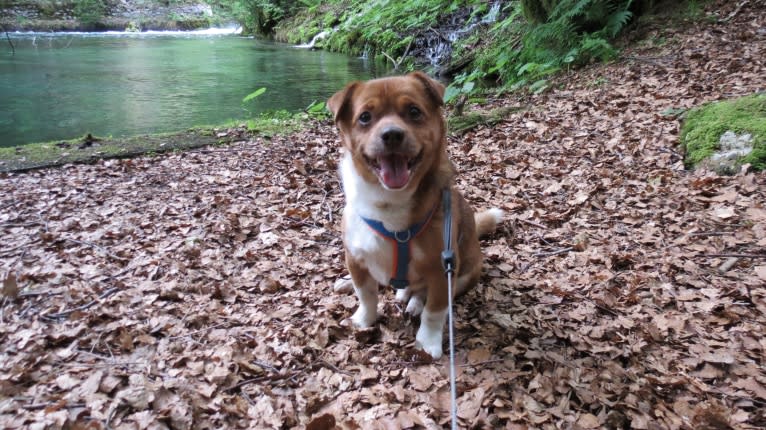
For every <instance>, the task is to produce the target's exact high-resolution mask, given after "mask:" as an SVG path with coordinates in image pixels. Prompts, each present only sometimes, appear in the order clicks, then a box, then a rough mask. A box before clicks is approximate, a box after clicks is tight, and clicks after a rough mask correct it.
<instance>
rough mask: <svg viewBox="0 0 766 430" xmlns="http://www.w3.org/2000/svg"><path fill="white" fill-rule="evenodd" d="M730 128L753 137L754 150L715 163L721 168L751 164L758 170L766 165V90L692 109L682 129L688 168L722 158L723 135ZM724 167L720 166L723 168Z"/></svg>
mask: <svg viewBox="0 0 766 430" xmlns="http://www.w3.org/2000/svg"><path fill="white" fill-rule="evenodd" d="M727 131H730V132H733V133H734V134H736V135H738V136H743V135H747V134H749V135H750V136H751V139H750V140H751V142H752V151H750V152H749V153H748V154H747V155H744V156H742V157H738V158H736V159H735V160H733V163H730V164H729V165H727V166H718V165H711V166H710V167H713V168H714V169H715V170H718V171H721V170H723V171H727V170H728V171H731V170H732V166H734V167H736V166H740V165H742V164H746V163H749V164H751V165H752V166H753V168H755V169H757V170H763V169H765V168H766V93H759V94H754V95H751V96H747V97H742V98H738V99H732V100H725V101H720V102H714V103H708V104H706V105H703V106H700V107H699V108H696V109H693V110H691V111H690V112H689V113H688V114H687V116H686V119H685V120H684V124H683V127H682V128H681V145H682V146H683V148H684V149H685V151H686V159H685V163H686V166H687V167H688V168H693V167H696V166H698V165H700V164H705V165H709V163H711V160H713V159H716V158H720V157H721V154H720V151H721V150H722V148H721V136H723V135H724V134H725V133H726V132H727ZM719 167H720V168H719Z"/></svg>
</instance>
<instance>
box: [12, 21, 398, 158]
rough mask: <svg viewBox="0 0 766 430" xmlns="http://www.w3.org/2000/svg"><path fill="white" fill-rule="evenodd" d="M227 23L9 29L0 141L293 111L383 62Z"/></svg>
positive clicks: (160, 128)
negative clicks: (252, 33) (249, 33)
mask: <svg viewBox="0 0 766 430" xmlns="http://www.w3.org/2000/svg"><path fill="white" fill-rule="evenodd" d="M230 33H233V31H232V30H219V31H215V30H206V31H195V32H145V33H125V32H107V33H9V35H10V38H11V41H12V42H13V45H14V47H15V50H16V53H15V55H13V54H12V53H11V48H10V46H9V45H8V43H7V41H6V40H2V41H0V43H2V44H1V45H0V146H16V145H23V144H26V143H31V142H39V141H49V140H59V139H71V138H75V137H79V136H83V135H85V134H86V133H92V134H94V135H100V136H115V137H116V136H127V135H136V134H144V133H157V132H169V131H176V130H182V129H185V128H189V127H192V126H198V125H216V124H221V123H224V122H226V121H229V120H235V119H246V118H248V117H252V116H254V115H256V114H259V113H261V112H265V111H269V110H279V109H285V110H289V111H298V110H301V109H305V108H306V107H307V106H309V105H310V104H311V103H312V102H314V101H318V102H324V101H325V100H326V98H327V97H329V96H330V95H332V94H333V93H334V92H335V91H337V90H338V89H340V88H342V87H343V85H345V84H346V83H347V82H349V81H351V80H355V79H369V78H371V77H375V76H379V75H381V74H385V73H386V72H387V70H386V69H385V66H381V65H379V64H378V65H376V64H373V62H371V61H368V60H366V59H363V58H352V57H348V56H346V55H342V54H335V53H330V52H325V51H312V50H309V49H300V48H296V47H293V46H290V45H284V44H278V43H273V42H269V41H264V40H259V39H253V38H247V37H240V36H238V35H237V34H230ZM261 87H265V88H266V89H267V90H266V92H265V93H264V94H263V95H261V96H259V97H257V98H255V99H254V100H252V101H250V102H248V103H247V104H243V103H242V99H243V98H244V97H245V96H247V95H248V94H250V93H251V92H253V91H255V90H257V89H258V88H261Z"/></svg>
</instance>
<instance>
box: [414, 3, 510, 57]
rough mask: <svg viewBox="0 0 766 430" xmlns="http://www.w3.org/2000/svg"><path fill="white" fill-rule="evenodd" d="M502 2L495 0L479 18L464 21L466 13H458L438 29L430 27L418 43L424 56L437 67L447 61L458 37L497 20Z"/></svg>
mask: <svg viewBox="0 0 766 430" xmlns="http://www.w3.org/2000/svg"><path fill="white" fill-rule="evenodd" d="M501 6H502V2H501V1H499V0H496V1H495V2H493V3H492V6H490V8H489V11H487V14H486V15H484V16H483V17H482V18H481V19H472V20H470V21H466V19H467V16H466V15H467V13H466V12H463V13H458V14H455V15H452V16H451V17H450V18H449V19H448V22H446V23H444V24H443V25H441V26H440V27H439V28H438V29H433V28H432V29H431V32H430V33H429V34H428V35H426V36H424V37H423V41H422V42H421V43H420V45H421V46H420V48H421V49H422V51H423V53H424V56H425V58H426V59H427V60H428V62H429V64H430V65H431V66H433V67H436V68H439V67H441V66H443V65H444V63H446V62H447V61H449V57H450V54H451V53H452V44H454V43H455V41H457V40H458V39H459V38H460V37H462V36H463V35H466V34H468V33H470V32H471V31H473V30H474V29H475V28H476V27H477V26H480V25H488V24H492V23H494V22H495V21H497V18H498V16H499V15H500V8H501Z"/></svg>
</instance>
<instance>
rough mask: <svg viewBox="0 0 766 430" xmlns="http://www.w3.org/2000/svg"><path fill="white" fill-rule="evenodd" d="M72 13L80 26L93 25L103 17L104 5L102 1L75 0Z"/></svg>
mask: <svg viewBox="0 0 766 430" xmlns="http://www.w3.org/2000/svg"><path fill="white" fill-rule="evenodd" d="M72 12H73V13H74V16H76V17H77V19H78V20H79V21H80V22H81V23H82V24H85V25H94V24H96V23H98V22H99V21H101V19H102V18H103V17H104V13H106V5H105V4H104V1H103V0H75V2H74V8H73V10H72Z"/></svg>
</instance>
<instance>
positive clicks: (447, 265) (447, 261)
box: [442, 188, 457, 430]
mask: <svg viewBox="0 0 766 430" xmlns="http://www.w3.org/2000/svg"><path fill="white" fill-rule="evenodd" d="M442 204H443V206H444V207H443V210H444V251H442V265H443V266H444V273H445V274H446V275H447V309H448V315H449V384H450V400H451V402H450V416H451V417H452V430H457V386H456V384H455V332H454V329H453V326H454V324H453V322H452V277H453V275H454V274H455V251H453V250H452V194H451V193H450V189H449V188H445V189H444V190H443V191H442Z"/></svg>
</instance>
